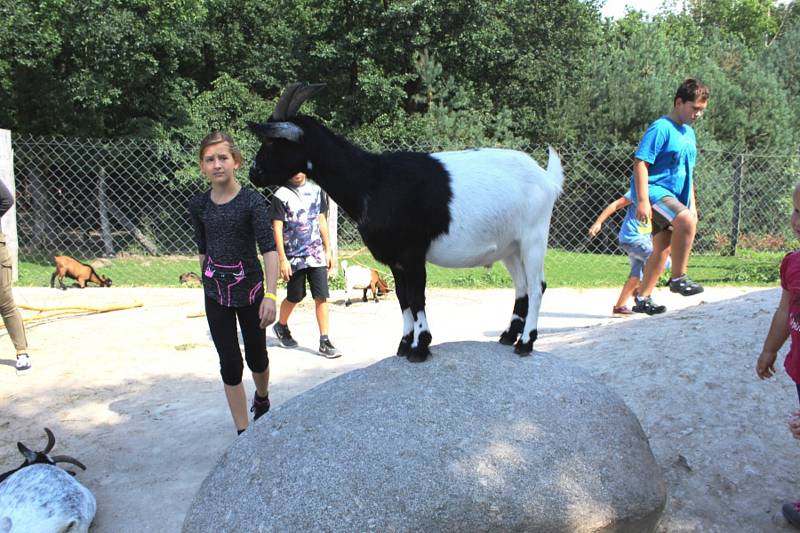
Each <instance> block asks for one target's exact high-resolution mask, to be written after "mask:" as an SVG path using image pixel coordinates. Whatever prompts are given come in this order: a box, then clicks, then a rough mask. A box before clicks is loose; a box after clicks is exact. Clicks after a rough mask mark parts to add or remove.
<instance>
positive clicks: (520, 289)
mask: <svg viewBox="0 0 800 533" xmlns="http://www.w3.org/2000/svg"><path fill="white" fill-rule="evenodd" d="M503 264H504V265H505V266H506V268H507V269H508V273H509V274H510V275H511V279H512V280H513V282H514V296H515V299H514V311H513V313H512V314H511V322H510V323H509V325H508V329H506V330H505V331H504V332H503V333H502V334H501V335H500V344H505V345H506V346H511V345H512V344H514V343H515V342H516V341H517V337H519V335H520V333H522V330H523V329H524V328H525V317H526V316H528V282H527V278H526V276H525V269H524V268H523V266H522V260H521V259H520V257H519V255H511V256H509V257H507V258H505V259H503Z"/></svg>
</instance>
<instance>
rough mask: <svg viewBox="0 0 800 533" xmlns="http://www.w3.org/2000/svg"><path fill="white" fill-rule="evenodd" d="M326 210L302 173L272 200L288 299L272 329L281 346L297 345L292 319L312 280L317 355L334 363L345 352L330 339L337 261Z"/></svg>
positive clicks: (320, 195) (319, 194)
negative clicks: (332, 272) (330, 289)
mask: <svg viewBox="0 0 800 533" xmlns="http://www.w3.org/2000/svg"><path fill="white" fill-rule="evenodd" d="M327 210H328V199H327V195H326V194H325V193H324V192H323V191H322V189H320V188H319V186H318V185H316V184H315V183H312V182H310V181H308V180H307V179H306V175H305V174H304V173H303V172H298V173H297V174H295V175H294V176H292V177H291V178H290V179H289V181H288V182H287V184H286V185H285V186H283V187H281V188H280V189H278V190H277V191H276V192H275V196H273V198H272V205H271V206H270V209H269V216H270V218H271V219H272V230H273V234H274V238H275V247H276V248H277V250H278V259H279V261H280V274H281V277H282V278H283V279H284V280H286V281H287V283H286V299H285V300H283V302H281V307H280V311H279V314H278V321H277V322H276V323H275V326H274V327H273V328H272V330H273V331H274V332H275V336H277V337H278V340H279V341H280V342H281V344H282V345H283V346H285V347H287V348H294V347H295V346H297V341H296V340H294V338H293V337H292V333H291V332H290V331H289V315H291V313H292V311H293V310H294V308H295V306H296V305H297V304H298V303H300V301H301V300H302V299H303V298H304V297H305V295H306V279H308V284H309V286H310V287H311V297H312V298H313V299H314V309H315V311H316V316H317V324H318V325H319V353H320V354H322V355H324V356H325V357H327V358H328V359H335V358H337V357H340V356H341V355H342V353H341V352H340V351H339V350H338V349H336V347H335V346H334V345H333V344H332V343H331V341H330V339H329V338H328V271H330V269H331V267H332V266H333V259H332V256H331V247H330V241H329V240H328V221H327V219H326V218H325V212H326V211H327Z"/></svg>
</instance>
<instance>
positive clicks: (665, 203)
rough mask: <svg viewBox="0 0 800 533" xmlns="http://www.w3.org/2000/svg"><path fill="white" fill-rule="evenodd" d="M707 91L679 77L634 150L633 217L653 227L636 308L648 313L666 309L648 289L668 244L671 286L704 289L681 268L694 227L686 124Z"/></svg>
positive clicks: (691, 148) (692, 147)
mask: <svg viewBox="0 0 800 533" xmlns="http://www.w3.org/2000/svg"><path fill="white" fill-rule="evenodd" d="M709 96H710V91H709V89H708V87H706V86H705V85H703V84H702V83H700V82H699V81H697V80H694V79H691V78H690V79H687V80H684V81H683V83H681V85H680V87H678V90H677V92H676V94H675V98H674V99H673V108H672V111H670V112H669V113H668V114H667V115H664V116H663V117H661V118H659V119H657V120H656V121H655V122H653V123H652V124H650V126H649V127H648V128H647V131H646V132H645V134H644V137H642V140H641V141H640V142H639V147H638V148H637V149H636V153H635V154H634V155H635V159H634V163H633V175H632V176H631V191H633V193H632V196H631V199H632V200H633V202H634V204H635V209H636V212H635V217H636V220H638V221H640V222H642V223H645V224H650V223H652V227H653V253H652V254H651V256H650V258H649V259H648V261H647V263H646V264H645V269H644V277H643V278H642V283H641V288H640V290H639V296H638V297H637V299H636V305H635V306H634V310H635V311H641V312H644V313H647V314H649V315H653V314H657V313H663V312H664V311H666V307H664V306H663V305H656V304H655V303H654V302H653V299H652V297H651V294H652V292H653V289H655V286H656V282H657V281H658V276H659V274H660V272H661V270H662V268H663V264H664V263H663V261H665V251H666V250H667V249H668V248H671V249H672V278H671V279H670V282H669V289H670V291H672V292H677V293H680V294H682V295H683V296H691V295H692V294H699V293H701V292H703V287H701V286H700V285H699V284H698V283H695V282H694V281H692V280H691V279H689V277H688V276H687V275H686V272H687V270H688V266H689V254H690V252H691V251H692V244H693V243H694V236H695V232H696V231H697V206H696V202H695V194H694V181H693V172H694V165H695V160H696V158H697V141H696V139H695V135H694V130H693V129H692V127H691V125H692V124H693V123H694V122H695V121H696V120H697V119H698V118H700V117H701V116H702V115H703V112H704V111H705V109H706V106H707V105H708V98H709Z"/></svg>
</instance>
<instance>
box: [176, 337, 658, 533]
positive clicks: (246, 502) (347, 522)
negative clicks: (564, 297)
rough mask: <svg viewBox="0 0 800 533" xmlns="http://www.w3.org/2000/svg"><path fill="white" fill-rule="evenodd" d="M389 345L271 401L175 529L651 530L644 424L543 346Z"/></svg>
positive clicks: (653, 511) (654, 481) (653, 473)
mask: <svg viewBox="0 0 800 533" xmlns="http://www.w3.org/2000/svg"><path fill="white" fill-rule="evenodd" d="M433 352H434V355H433V357H432V358H431V359H430V360H429V362H427V363H424V364H410V363H408V362H407V361H405V360H404V359H402V358H399V357H390V358H387V359H384V360H382V361H379V362H378V363H375V364H373V365H371V366H369V367H367V368H364V369H361V370H356V371H353V372H350V373H348V374H345V375H342V376H339V377H337V378H335V379H332V380H330V381H328V382H325V383H323V384H321V385H319V386H317V387H315V388H314V389H311V390H309V391H307V392H305V393H303V394H301V395H299V396H297V397H296V398H293V399H292V400H290V401H288V402H286V403H285V404H284V405H282V406H280V407H279V408H276V409H275V410H274V411H272V412H270V413H269V414H268V415H267V416H265V417H264V418H262V419H261V420H259V422H258V423H257V424H255V425H253V426H251V429H250V430H248V431H247V432H245V433H244V434H243V435H242V437H240V438H238V439H237V440H236V442H235V444H234V445H233V446H232V447H231V448H230V449H229V450H228V451H227V452H226V453H225V455H223V457H222V458H221V459H220V461H219V463H218V464H217V466H216V467H215V468H214V470H213V471H212V472H211V473H210V474H209V476H208V477H207V478H206V480H205V481H204V482H203V485H202V486H201V488H200V490H199V492H198V494H197V495H196V497H195V499H194V502H193V503H192V506H191V508H190V509H189V512H188V514H187V516H186V520H185V522H184V526H183V530H184V531H186V532H196V531H203V532H206V531H208V532H219V531H237V532H245V531H259V532H260V531H276V532H285V531H346V532H352V531H370V530H374V531H460V532H461V531H535V532H550V531H563V532H582V531H603V532H610V531H625V532H628V531H631V532H633V531H653V530H654V529H655V526H656V524H657V522H658V519H659V517H660V515H661V512H662V510H663V508H664V504H665V503H666V489H665V485H664V482H663V479H662V476H661V471H660V469H659V467H658V465H657V464H656V462H655V459H654V457H653V454H652V452H651V451H650V446H649V444H648V442H647V438H646V436H645V435H644V432H643V431H642V428H641V426H640V425H639V421H638V420H637V419H636V417H635V416H634V415H633V413H632V412H631V411H630V410H629V409H628V408H627V407H626V406H625V404H624V403H623V402H622V400H621V399H620V398H619V397H618V396H617V395H616V394H614V393H613V392H612V391H611V390H610V389H609V388H607V387H605V386H604V385H601V384H600V383H598V382H596V381H594V380H593V379H592V378H591V377H589V376H588V375H587V374H586V373H584V372H583V371H582V370H580V369H579V368H576V367H574V366H571V365H569V364H566V363H564V362H563V361H561V360H559V359H558V358H556V357H553V356H551V355H549V354H543V353H536V354H535V355H534V356H533V357H526V358H520V357H518V356H516V355H514V354H513V353H512V351H511V349H510V348H508V347H506V346H501V345H499V344H495V343H479V342H458V343H449V344H442V345H437V346H436V347H435V349H434V351H433Z"/></svg>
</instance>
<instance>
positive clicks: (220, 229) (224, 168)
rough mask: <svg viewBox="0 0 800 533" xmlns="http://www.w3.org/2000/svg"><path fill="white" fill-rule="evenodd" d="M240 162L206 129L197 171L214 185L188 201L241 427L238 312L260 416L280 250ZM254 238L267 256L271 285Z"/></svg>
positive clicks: (227, 141)
mask: <svg viewBox="0 0 800 533" xmlns="http://www.w3.org/2000/svg"><path fill="white" fill-rule="evenodd" d="M241 164H242V154H241V152H239V150H238V148H236V145H235V144H234V142H233V139H232V138H231V137H230V136H229V135H228V134H227V133H223V132H214V133H211V134H209V135H208V136H206V138H205V139H203V140H202V142H201V143H200V171H201V172H202V173H203V174H204V175H205V176H206V177H207V178H208V180H209V181H210V183H211V190H210V191H207V192H204V193H199V194H196V195H195V196H194V197H193V198H192V199H191V201H190V203H189V213H190V214H191V217H192V223H193V225H194V236H195V242H196V243H197V250H198V253H199V254H200V269H201V272H202V276H201V277H202V279H203V291H204V293H205V309H206V317H207V319H208V327H209V330H210V331H211V338H212V339H213V340H214V346H215V347H216V349H217V353H218V355H219V364H220V374H221V375H222V382H223V384H224V388H225V397H226V398H227V400H228V407H229V408H230V410H231V416H232V417H233V422H234V424H235V425H236V430H237V431H238V432H239V433H242V432H243V431H244V430H245V429H247V424H248V420H247V398H246V395H245V391H244V385H243V384H242V373H243V370H244V365H243V363H242V354H241V351H240V350H239V337H238V335H237V332H236V322H237V319H238V322H239V327H240V328H241V330H242V338H243V339H244V347H245V359H246V360H247V366H248V367H249V368H250V371H251V372H252V374H253V381H254V382H255V386H256V391H255V394H254V396H253V402H252V404H251V407H250V411H251V412H253V420H257V419H258V418H259V417H261V416H262V415H263V414H264V413H266V412H267V411H269V407H270V402H269V357H268V355H267V344H266V340H267V337H266V329H265V328H266V327H267V326H268V325H269V324H271V323H272V322H274V321H275V301H276V300H277V297H276V296H275V290H276V284H277V280H278V255H277V253H276V251H275V242H274V240H273V238H272V228H271V224H270V221H269V218H268V217H267V205H266V201H265V200H264V197H263V196H261V194H259V193H258V192H256V191H254V190H251V189H244V188H242V186H241V184H239V182H238V181H237V179H236V170H238V169H239V167H240V166H241ZM256 244H258V249H259V251H260V252H261V254H262V255H263V257H264V265H265V267H266V271H267V276H266V286H265V285H264V273H263V271H262V269H261V264H260V263H259V261H258V255H257V253H256ZM265 289H266V292H265Z"/></svg>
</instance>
